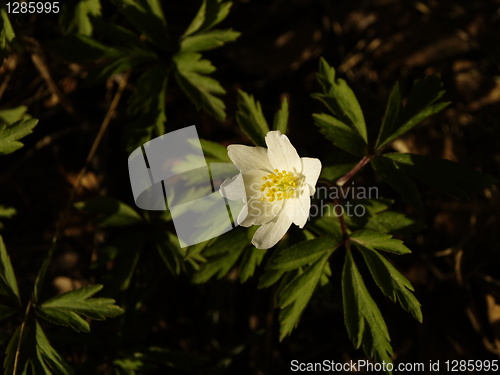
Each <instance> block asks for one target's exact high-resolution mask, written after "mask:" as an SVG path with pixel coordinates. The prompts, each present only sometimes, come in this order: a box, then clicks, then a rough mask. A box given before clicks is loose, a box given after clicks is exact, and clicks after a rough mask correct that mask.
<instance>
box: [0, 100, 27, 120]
mask: <svg viewBox="0 0 500 375" xmlns="http://www.w3.org/2000/svg"><path fill="white" fill-rule="evenodd" d="M27 110H28V107H26V106H25V105H21V106H19V107H15V108H9V109H3V110H1V111H0V123H5V124H13V123H14V122H16V121H20V120H29V115H27V114H26V111H27ZM25 116H26V117H25Z"/></svg>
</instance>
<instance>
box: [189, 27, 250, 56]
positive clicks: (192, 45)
mask: <svg viewBox="0 0 500 375" xmlns="http://www.w3.org/2000/svg"><path fill="white" fill-rule="evenodd" d="M240 35H241V33H239V32H237V31H233V30H231V29H229V30H213V31H207V32H205V33H201V34H196V35H193V36H188V37H186V38H184V39H183V40H182V41H181V50H182V51H185V52H200V51H206V50H211V49H215V48H219V47H222V46H223V45H224V44H226V43H228V42H234V41H235V40H236V39H238V37H239V36H240Z"/></svg>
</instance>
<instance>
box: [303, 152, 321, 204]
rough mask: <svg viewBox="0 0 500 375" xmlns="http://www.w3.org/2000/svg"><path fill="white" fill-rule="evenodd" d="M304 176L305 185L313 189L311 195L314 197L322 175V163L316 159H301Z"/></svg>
mask: <svg viewBox="0 0 500 375" xmlns="http://www.w3.org/2000/svg"><path fill="white" fill-rule="evenodd" d="M300 160H301V162H302V175H304V177H305V181H304V182H305V183H306V184H307V185H310V187H312V191H311V192H310V194H309V195H313V194H314V192H315V191H316V188H315V186H316V182H318V178H319V174H320V173H321V161H320V160H319V159H314V158H301V159H300Z"/></svg>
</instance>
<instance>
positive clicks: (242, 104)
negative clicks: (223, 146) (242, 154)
mask: <svg viewBox="0 0 500 375" xmlns="http://www.w3.org/2000/svg"><path fill="white" fill-rule="evenodd" d="M236 121H237V122H238V125H239V126H240V128H241V129H242V130H243V131H244V132H245V134H246V135H247V136H248V137H249V138H250V139H251V140H252V142H253V143H254V144H255V145H257V146H263V147H265V146H266V142H265V140H264V139H265V137H266V135H267V133H268V132H269V125H268V124H267V121H266V119H265V117H264V114H263V113H262V108H261V106H260V103H259V102H258V101H256V100H255V99H254V98H253V96H252V95H249V94H247V93H246V92H244V91H242V90H239V91H238V110H237V112H236Z"/></svg>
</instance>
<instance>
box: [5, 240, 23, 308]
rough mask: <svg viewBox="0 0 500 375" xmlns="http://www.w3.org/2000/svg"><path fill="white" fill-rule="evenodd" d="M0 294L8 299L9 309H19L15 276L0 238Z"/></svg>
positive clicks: (19, 300) (19, 303) (19, 301)
mask: <svg viewBox="0 0 500 375" xmlns="http://www.w3.org/2000/svg"><path fill="white" fill-rule="evenodd" d="M0 294H4V295H6V296H7V297H8V300H9V302H10V305H9V306H11V307H17V308H19V307H20V306H21V299H20V295H19V287H18V285H17V279H16V275H15V274H14V269H13V268H12V263H11V262H10V257H9V254H7V249H6V248H5V244H4V242H3V238H2V236H0Z"/></svg>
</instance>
